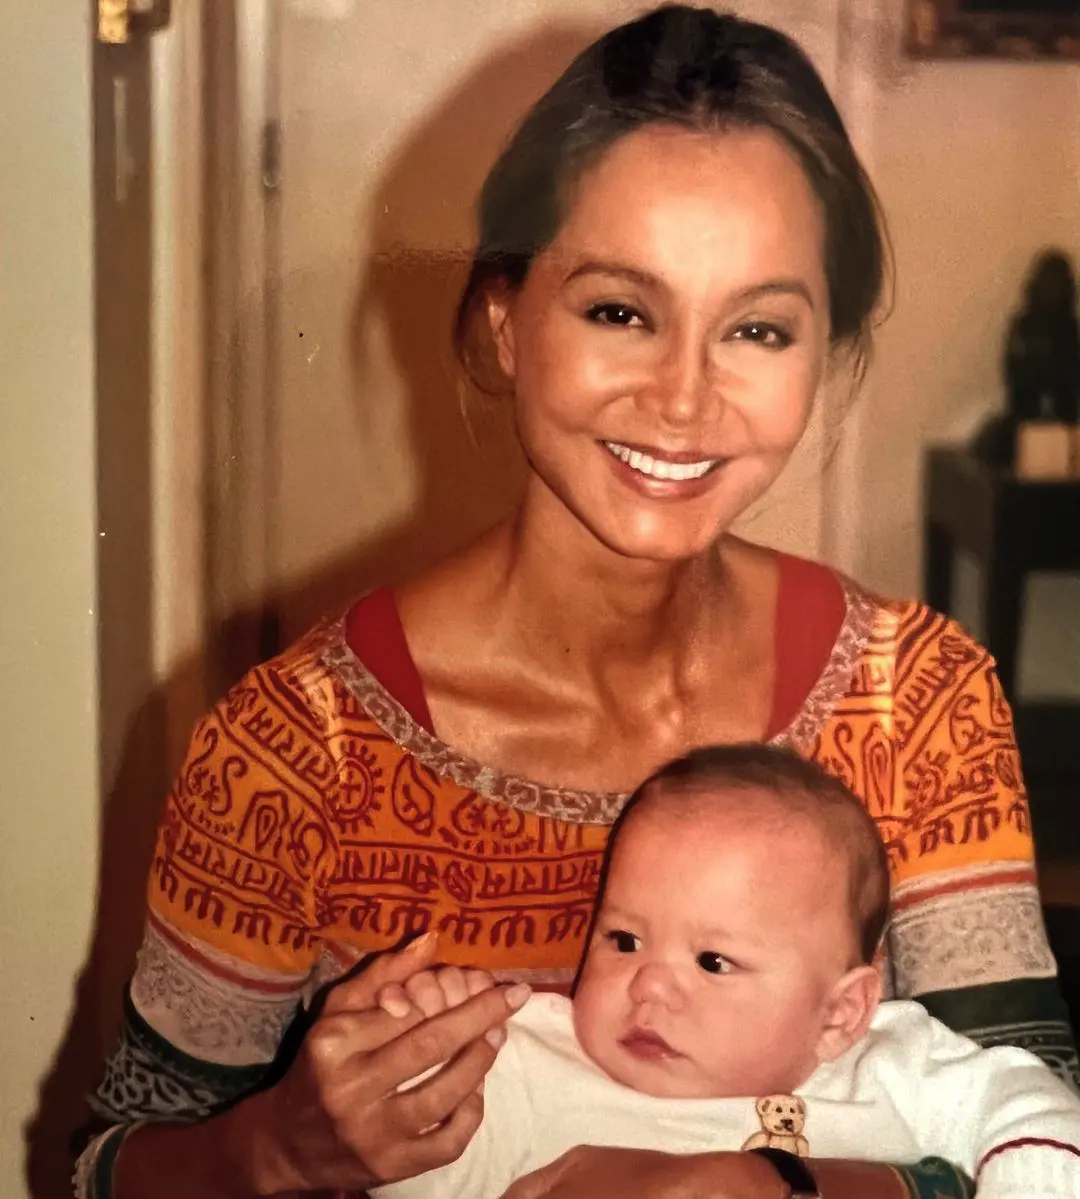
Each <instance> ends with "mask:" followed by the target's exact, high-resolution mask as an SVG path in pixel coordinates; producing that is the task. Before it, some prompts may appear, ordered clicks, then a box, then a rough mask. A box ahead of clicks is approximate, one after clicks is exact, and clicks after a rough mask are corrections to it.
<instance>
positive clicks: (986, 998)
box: [882, 609, 1080, 1089]
mask: <svg viewBox="0 0 1080 1199" xmlns="http://www.w3.org/2000/svg"><path fill="white" fill-rule="evenodd" d="M922 611H923V612H925V609H923V610H922ZM925 619H926V621H927V626H926V627H925V628H922V629H920V628H917V627H916V628H909V629H907V630H906V635H905V636H902V637H901V638H900V648H899V649H898V651H897V656H896V676H897V694H896V696H895V700H894V707H895V729H894V745H895V755H896V760H895V763H894V774H893V779H894V783H893V792H892V796H891V803H890V807H889V811H888V813H887V814H886V817H885V818H884V819H883V821H882V826H883V829H887V830H888V836H887V838H886V839H887V843H888V845H889V850H890V857H891V861H892V864H893V871H894V877H893V918H892V923H891V927H890V932H889V953H890V959H891V963H892V968H893V974H894V978H895V983H896V991H897V994H898V995H899V996H900V997H901V998H917V999H918V1000H919V1001H920V1002H921V1003H922V1004H923V1005H924V1006H925V1007H926V1008H927V1009H928V1010H929V1011H930V1013H931V1015H934V1016H936V1017H937V1018H938V1019H939V1020H941V1021H942V1023H944V1024H947V1025H948V1026H949V1027H950V1028H952V1029H953V1030H954V1031H956V1032H960V1033H963V1034H964V1035H966V1036H968V1037H970V1038H972V1039H973V1040H975V1041H978V1042H979V1043H980V1044H982V1045H985V1046H992V1045H1017V1046H1020V1047H1021V1048H1024V1049H1028V1050H1030V1051H1031V1052H1033V1053H1035V1054H1036V1055H1037V1056H1039V1057H1041V1058H1042V1059H1043V1061H1045V1062H1046V1063H1047V1064H1048V1065H1049V1066H1051V1067H1052V1068H1053V1069H1054V1070H1055V1072H1056V1073H1057V1074H1058V1075H1059V1076H1061V1077H1062V1078H1064V1079H1065V1080H1066V1081H1067V1082H1069V1083H1070V1084H1071V1085H1072V1086H1073V1087H1074V1088H1078V1089H1080V1068H1078V1064H1077V1054H1076V1045H1075V1041H1074V1039H1073V1034H1072V1030H1071V1028H1070V1025H1069V1017H1068V1011H1067V1008H1066V1006H1065V1002H1064V999H1063V997H1062V995H1061V989H1060V987H1059V985H1058V981H1057V970H1056V965H1055V962H1054V958H1053V955H1052V953H1051V951H1050V947H1049V944H1048V942H1047V939H1046V930H1045V925H1044V923H1043V916H1042V906H1041V901H1040V897H1039V890H1038V884H1037V879H1036V873H1035V861H1034V845H1033V841H1032V835H1031V816H1030V812H1029V809H1028V797H1027V792H1026V789H1025V787H1024V782H1023V775H1022V773H1021V767H1020V755H1019V751H1018V749H1017V745H1016V737H1015V734H1014V731H1013V723H1012V715H1011V712H1010V710H1009V706H1008V703H1007V701H1006V699H1005V696H1004V693H1003V692H1002V689H1001V685H1000V683H999V681H998V678H997V674H996V672H995V670H994V664H993V661H992V659H991V658H990V656H989V655H988V654H987V652H986V651H985V650H984V649H982V648H981V647H980V646H978V645H976V644H975V643H974V642H973V641H971V639H970V638H968V637H967V635H966V634H964V633H963V631H962V630H960V629H959V627H958V626H957V625H955V624H954V623H953V622H951V621H945V620H944V619H943V618H941V617H938V616H936V615H934V614H930V615H929V616H928V617H926V618H925Z"/></svg>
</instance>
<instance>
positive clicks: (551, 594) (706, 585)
mask: <svg viewBox="0 0 1080 1199" xmlns="http://www.w3.org/2000/svg"><path fill="white" fill-rule="evenodd" d="M565 517H566V518H565V519H561V520H560V519H554V520H553V519H550V518H549V514H547V513H540V514H537V513H536V511H535V509H534V508H533V507H532V506H531V505H529V504H525V505H523V506H522V508H521V509H520V510H519V511H518V512H517V513H516V514H515V516H514V517H513V518H512V519H511V520H509V521H508V522H506V524H504V525H503V526H501V528H500V529H499V530H498V531H497V533H496V535H495V536H496V540H495V542H494V544H493V546H492V550H493V551H494V553H495V554H496V555H497V557H498V559H499V560H500V563H501V570H500V575H501V584H500V593H501V594H500V597H499V600H500V602H499V609H500V611H501V612H503V613H505V615H506V616H507V617H508V618H509V620H510V621H511V622H512V623H511V625H510V626H509V627H512V628H514V630H515V634H514V636H515V640H516V641H517V644H518V645H519V646H520V647H522V648H525V649H526V650H527V651H528V652H529V654H530V656H532V657H533V658H534V659H536V660H538V661H542V662H545V663H548V664H550V663H552V662H553V661H554V660H556V656H557V660H559V661H560V662H561V663H564V664H565V666H566V667H568V668H569V671H570V673H572V674H578V673H579V672H580V674H582V675H585V676H589V677H597V676H599V675H610V673H611V671H612V669H616V670H617V669H619V668H620V667H622V668H633V667H635V666H647V667H650V668H654V667H655V666H657V665H659V664H660V663H663V662H670V663H671V664H672V665H674V666H676V667H677V664H678V663H679V662H682V661H685V660H686V659H687V658H689V657H692V656H693V654H694V651H695V650H696V649H700V648H701V647H702V645H703V644H704V643H709V642H711V641H713V640H714V639H715V631H716V629H717V628H718V627H719V626H721V625H723V624H725V623H727V621H726V620H725V615H724V614H725V608H727V607H729V604H728V603H726V602H725V600H726V599H728V600H733V592H734V588H733V583H732V579H731V577H730V575H731V572H730V570H729V569H728V567H727V565H726V562H725V553H724V547H723V544H722V543H721V544H719V545H716V546H712V547H710V548H709V549H708V550H707V551H706V552H704V553H702V554H700V555H699V556H697V557H695V558H692V559H689V560H684V561H676V562H655V561H643V560H640V559H632V558H628V557H626V556H625V555H622V554H619V553H617V552H616V551H614V550H612V549H610V548H608V547H607V546H605V545H603V544H602V543H601V542H600V541H599V540H598V539H597V538H596V537H594V536H593V534H592V533H591V532H590V531H589V530H588V529H587V528H586V527H585V526H584V525H582V524H581V523H580V522H579V521H578V520H577V518H576V517H573V516H572V515H571V514H570V513H568V512H567V513H565ZM561 669H562V667H561V666H560V670H561Z"/></svg>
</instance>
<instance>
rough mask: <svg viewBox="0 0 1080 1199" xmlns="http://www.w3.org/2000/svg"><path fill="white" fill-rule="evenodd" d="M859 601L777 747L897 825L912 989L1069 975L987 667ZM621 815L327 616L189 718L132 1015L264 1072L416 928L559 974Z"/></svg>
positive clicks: (899, 608) (467, 954)
mask: <svg viewBox="0 0 1080 1199" xmlns="http://www.w3.org/2000/svg"><path fill="white" fill-rule="evenodd" d="M849 613H850V614H849V621H848V625H847V626H846V628H845V631H844V633H842V634H841V637H840V639H839V641H838V643H837V650H836V651H835V652H834V655H833V661H832V662H831V663H830V665H829V668H828V670H827V671H826V676H824V677H826V678H827V679H829V680H831V682H829V683H828V685H827V686H819V687H818V688H817V689H816V690H815V692H814V694H813V695H812V696H811V697H810V699H809V700H808V704H807V708H806V710H805V711H804V713H803V714H802V716H801V717H800V719H799V720H798V721H796V723H795V724H794V725H793V726H792V728H791V729H790V730H789V731H788V733H787V734H785V735H783V736H782V737H781V738H780V740H782V741H783V740H787V741H789V742H790V743H791V744H793V745H794V746H795V748H797V749H799V750H800V751H802V752H804V753H806V754H808V755H809V756H813V757H816V758H818V759H819V760H820V761H821V762H822V763H823V764H824V765H825V766H826V767H827V768H828V769H829V770H830V771H832V772H833V773H835V774H837V775H839V776H840V777H842V778H843V779H844V780H845V781H846V782H848V783H849V784H850V785H851V786H852V787H853V789H854V790H855V791H856V792H857V793H858V794H860V795H861V796H862V797H863V798H864V800H865V802H866V804H867V807H868V809H869V810H870V812H871V814H872V815H873V816H874V818H875V820H876V821H877V822H878V825H879V827H880V828H881V831H882V836H883V839H884V840H885V842H886V844H887V845H888V847H889V852H890V860H891V862H892V867H893V871H894V882H895V884H896V895H897V915H896V918H895V921H894V927H893V933H892V937H891V944H890V950H891V954H892V958H893V969H894V973H895V977H896V982H897V990H898V992H899V993H900V994H905V995H907V994H918V993H921V992H923V991H925V990H939V989H947V988H949V987H963V986H970V985H976V984H978V983H983V982H993V981H997V980H1000V979H1006V978H1010V979H1011V978H1018V977H1045V976H1047V975H1049V974H1052V973H1053V962H1052V959H1051V958H1050V955H1049V951H1048V950H1047V948H1046V945H1045V940H1044V938H1043V936H1042V932H1041V924H1040V922H1039V919H1038V908H1037V904H1038V897H1037V893H1036V892H1035V888H1034V873H1033V868H1032V863H1031V841H1030V833H1029V829H1028V817H1027V807H1026V800H1025V798H1024V794H1023V788H1022V784H1021V780H1020V775H1019V767H1018V762H1017V755H1016V749H1015V744H1014V741H1013V736H1012V730H1011V724H1010V721H1009V717H1008V712H1007V708H1006V707H1005V704H1004V701H1003V699H1002V697H1001V692H1000V688H999V687H998V686H997V683H996V679H995V678H994V675H993V671H992V667H991V664H990V661H989V659H988V657H987V655H986V654H985V652H984V651H982V650H981V649H979V648H978V647H977V646H976V645H974V643H972V642H971V641H970V639H968V638H967V637H966V636H965V635H964V634H963V633H962V632H961V631H960V630H959V629H958V628H957V626H955V625H953V624H951V623H950V622H948V621H946V620H945V619H944V618H942V617H939V616H936V615H934V614H933V613H931V612H929V611H928V610H927V609H925V608H924V607H922V606H921V605H917V604H905V605H899V604H882V603H879V602H877V601H872V600H870V599H868V598H867V597H866V596H865V595H863V594H861V593H854V592H853V593H852V600H851V602H850V604H849ZM860 613H861V617H860V616H859V614H860ZM621 802H622V797H619V796H612V795H591V794H588V793H581V792H573V791H567V790H561V789H557V788H544V787H542V786H539V785H537V784H534V783H530V782H527V781H525V780H518V779H512V778H507V777H504V776H500V775H497V774H496V773H494V772H492V771H490V770H487V769H485V768H484V767H482V766H481V765H479V764H477V763H474V762H470V761H469V760H468V759H465V758H462V757H460V756H458V755H456V754H455V753H454V752H453V751H452V750H451V749H449V748H448V747H446V746H445V745H443V744H442V743H440V742H438V741H437V740H436V739H435V738H434V737H432V736H431V735H430V734H428V733H426V732H425V731H424V730H422V729H420V728H419V727H418V726H416V724H415V722H413V721H412V719H411V718H410V717H409V716H408V714H407V713H405V712H404V711H403V710H402V709H401V708H400V707H399V706H398V705H397V704H396V703H395V702H394V701H393V700H392V699H391V698H390V697H388V696H387V695H386V693H385V692H384V691H383V690H382V688H381V687H380V686H379V684H378V683H377V682H376V681H375V680H374V679H372V678H371V676H370V675H368V674H367V672H366V671H365V670H364V668H363V667H362V665H361V664H359V663H357V662H356V661H355V659H351V658H350V655H349V651H348V650H347V647H346V646H345V645H344V642H343V636H342V632H341V625H340V622H330V623H328V624H325V625H323V626H320V627H319V628H317V629H316V630H314V631H313V632H312V633H311V634H310V635H309V636H308V637H307V638H305V639H304V640H303V641H302V642H300V643H299V644H298V645H296V646H294V647H293V648H292V649H291V650H289V651H287V652H286V653H285V654H284V655H282V657H280V658H279V659H277V660H276V661H275V662H272V663H270V664H269V665H267V666H264V667H261V668H259V669H258V670H256V671H254V672H253V673H252V674H250V675H249V676H248V677H247V678H246V679H245V680H244V681H243V682H242V683H241V684H240V685H238V686H237V687H236V688H235V689H234V690H233V691H232V692H231V693H230V694H229V696H228V697H227V698H226V699H225V701H223V702H222V703H221V704H219V705H218V707H217V708H215V709H214V711H213V712H212V713H211V714H210V715H209V716H208V717H207V718H206V719H205V720H204V721H203V722H202V723H201V724H200V726H199V727H198V729H197V730H196V733H195V735H194V737H193V740H192V745H191V750H190V753H189V756H188V760H187V762H186V763H185V765H184V767H183V769H182V770H181V772H180V775H179V777H178V780H177V783H176V786H175V789H174V791H173V794H172V796H171V798H170V800H169V804H168V808H167V813H166V817H165V819H164V821H163V824H162V827H161V832H160V836H159V841H158V847H157V853H156V858H155V862H154V869H153V874H152V878H151V882H150V892H149V896H150V907H151V919H150V924H149V927H148V933H147V941H146V944H145V945H144V949H143V953H142V957H141V959H140V965H139V968H138V970H137V972H136V976H135V979H134V981H133V984H132V999H133V1002H134V1004H135V1006H136V1008H137V1010H138V1011H139V1012H140V1013H141V1015H142V1016H143V1017H144V1018H145V1019H146V1020H147V1021H148V1022H149V1023H150V1024H151V1025H152V1026H153V1027H154V1028H155V1029H157V1031H158V1032H160V1033H161V1034H162V1035H163V1036H165V1037H167V1038H168V1039H169V1041H170V1042H171V1043H172V1044H174V1045H176V1046H177V1047H179V1048H181V1049H183V1050H184V1051H185V1052H188V1053H191V1054H194V1055H195V1056H198V1057H202V1058H209V1059H211V1060H214V1061H219V1062H223V1063H229V1064H232V1065H247V1064H250V1063H253V1062H257V1061H265V1060H267V1058H268V1057H269V1056H272V1046H273V1045H274V1044H275V1043H276V1037H277V1036H278V1035H279V1033H280V1029H281V1028H282V1027H283V1026H284V1024H285V1022H286V1021H287V1020H288V1018H289V1017H290V1016H291V1013H292V1012H293V1011H294V1010H295V1007H296V1004H297V1003H298V1002H299V1001H300V999H301V998H303V997H304V996H305V995H306V994H308V993H310V991H311V989H312V987H313V986H315V985H317V983H318V982H319V981H321V980H323V979H325V978H328V977H331V976H333V975H335V974H338V973H340V972H341V970H342V969H344V968H345V967H347V966H348V965H349V964H350V963H352V962H354V961H356V960H357V959H358V958H359V957H360V956H362V955H363V954H365V953H368V952H371V951H374V950H379V949H384V948H387V947H390V946H392V945H394V944H396V943H398V942H399V941H400V940H401V939H402V938H403V937H405V936H408V935H410V934H412V933H416V932H419V931H420V930H423V929H427V928H436V929H438V930H439V932H440V933H441V934H442V951H443V956H444V957H445V958H446V959H447V960H452V961H458V962H462V963H466V962H468V963H474V964H479V965H482V966H485V967H487V968H489V969H492V970H494V971H496V972H499V973H505V974H514V975H516V976H522V977H526V978H530V979H532V980H533V981H540V982H543V981H548V982H552V983H561V984H565V983H566V982H568V981H569V978H570V976H571V972H572V970H573V967H574V965H575V964H576V961H577V959H578V956H579V954H580V951H581V948H582V945H583V941H584V936H585V933H586V931H587V927H588V920H589V915H590V909H591V904H592V900H593V898H594V896H595V892H596V886H597V881H598V877H599V868H600V860H601V854H602V850H603V843H604V840H605V838H606V835H607V827H608V825H609V824H610V822H611V821H612V820H613V819H614V817H615V815H616V814H617V812H618V809H619V806H620V804H621ZM972 921H974V922H975V925H976V932H977V935H974V936H973V935H972ZM211 1013H213V1016H212V1018H211Z"/></svg>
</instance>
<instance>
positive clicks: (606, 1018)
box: [574, 745, 889, 1098]
mask: <svg viewBox="0 0 1080 1199" xmlns="http://www.w3.org/2000/svg"><path fill="white" fill-rule="evenodd" d="M888 898H889V875H888V862H887V858H886V855H885V850H884V847H883V846H882V843H881V838H880V837H879V835H878V832H877V830H876V828H875V826H874V822H873V821H872V820H871V818H870V816H869V815H868V814H867V813H866V811H865V809H864V808H863V806H862V805H861V804H860V803H859V801H858V800H857V799H855V797H854V796H853V795H851V793H850V792H849V791H848V790H847V788H846V787H844V785H843V784H842V783H840V782H838V781H837V780H836V779H833V778H831V777H830V776H829V775H827V774H826V773H825V772H824V771H823V770H821V769H820V768H819V767H818V766H815V765H813V764H812V763H809V762H806V761H804V760H802V759H801V758H797V757H796V756H794V755H793V754H789V753H787V752H785V751H783V750H778V749H773V748H770V747H767V746H760V745H737V746H728V747H721V748H717V749H703V750H698V751H696V752H695V753H692V754H689V755H688V756H687V757H685V758H680V759H679V760H678V761H676V762H673V763H671V764H670V765H669V766H666V767H664V769H662V770H660V771H659V772H658V773H656V774H655V775H653V776H652V778H650V779H649V780H648V781H646V782H645V783H644V784H643V785H642V787H640V788H639V789H638V791H637V792H636V793H635V794H634V795H633V797H632V798H631V799H630V801H629V803H628V804H627V807H626V809H625V811H624V812H623V814H622V816H621V817H620V818H619V821H618V822H617V824H616V827H615V829H614V830H613V832H612V839H611V842H610V844H609V847H608V857H607V860H606V862H605V869H604V881H603V883H602V886H601V893H600V898H599V901H598V909H597V914H596V919H595V922H594V926H593V930H592V935H591V938H590V941H589V946H588V949H587V952H586V956H585V961H584V964H583V966H582V972H581V977H580V982H579V985H578V989H577V992H576V994H575V997H574V1024H575V1028H576V1030H577V1035H578V1039H579V1040H580V1042H581V1045H582V1047H583V1048H584V1050H585V1051H586V1052H587V1053H588V1054H589V1056H590V1057H591V1058H592V1059H593V1060H594V1061H595V1062H596V1063H597V1064H598V1065H599V1066H601V1067H602V1068H603V1069H604V1070H605V1071H606V1072H607V1073H608V1074H609V1075H611V1077H612V1078H614V1079H616V1080H617V1081H619V1082H622V1083H624V1084H625V1085H627V1086H630V1087H633V1088H634V1089H635V1090H638V1091H643V1092H645V1093H646V1094H650V1095H662V1096H668V1097H673V1098H675V1097H678V1098H694V1097H696V1098H703V1097H724V1096H736V1095H765V1094H774V1093H787V1092H790V1091H792V1090H794V1088H796V1087H797V1086H799V1085H801V1084H802V1083H803V1082H805V1081H806V1079H807V1078H808V1077H809V1076H810V1074H811V1073H812V1072H813V1070H814V1069H815V1068H816V1067H817V1066H818V1065H820V1064H821V1063H822V1062H826V1061H832V1060H833V1059H834V1058H837V1057H839V1056H840V1055H841V1054H842V1053H843V1052H844V1051H845V1050H847V1049H848V1048H849V1047H850V1046H851V1045H853V1044H854V1043H855V1042H856V1041H857V1040H858V1039H859V1038H860V1037H861V1036H862V1035H863V1033H864V1032H865V1031H866V1028H867V1026H868V1025H869V1023H870V1019H871V1017H872V1016H873V1014H874V1010H875V1008H876V1006H877V1003H878V1000H879V999H880V995H881V980H880V976H879V974H878V971H877V970H876V968H875V967H874V966H873V964H872V963H873V959H874V956H875V953H876V951H877V948H878V944H879V942H880V940H881V936H882V933H883V931H884V927H885V923H886V919H887V914H888Z"/></svg>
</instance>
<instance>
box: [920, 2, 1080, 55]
mask: <svg viewBox="0 0 1080 1199" xmlns="http://www.w3.org/2000/svg"><path fill="white" fill-rule="evenodd" d="M904 16H905V43H906V48H907V52H908V54H909V55H910V56H911V57H912V58H927V59H933V58H1001V59H1020V60H1023V59H1029V60H1031V59H1059V60H1080V0H1042V2H1041V3H1040V2H1039V0H905V14H904Z"/></svg>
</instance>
